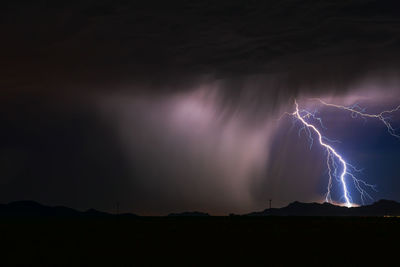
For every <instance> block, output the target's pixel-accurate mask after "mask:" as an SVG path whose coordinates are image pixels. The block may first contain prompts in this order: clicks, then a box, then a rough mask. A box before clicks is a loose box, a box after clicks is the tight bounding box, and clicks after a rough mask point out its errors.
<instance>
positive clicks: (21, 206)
mask: <svg viewBox="0 0 400 267" xmlns="http://www.w3.org/2000/svg"><path fill="white" fill-rule="evenodd" d="M127 215H128V214H121V215H119V216H127ZM1 216H10V217H12V216H32V217H36V216H38V217H42V216H43V217H45V216H53V217H99V216H102V217H105V216H113V214H110V213H106V212H102V211H98V210H95V209H89V210H87V211H83V212H81V211H77V210H74V209H72V208H68V207H63V206H55V207H49V206H45V205H42V204H39V203H37V202H34V201H16V202H11V203H9V204H0V217H1ZM129 216H136V215H134V214H129Z"/></svg>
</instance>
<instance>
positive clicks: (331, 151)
mask: <svg viewBox="0 0 400 267" xmlns="http://www.w3.org/2000/svg"><path fill="white" fill-rule="evenodd" d="M316 100H318V101H319V102H320V103H321V104H322V105H324V106H328V107H334V108H337V109H342V110H346V111H349V112H351V116H352V117H353V118H356V117H357V116H360V117H362V118H364V119H366V118H375V119H378V120H380V121H381V122H382V123H383V124H384V125H385V126H386V127H387V130H388V132H389V134H390V135H392V136H394V137H396V138H399V139H400V135H399V134H397V133H396V131H395V129H394V128H393V126H392V125H391V123H390V122H389V119H390V116H389V115H390V114H391V113H394V112H396V111H399V110H400V105H399V106H397V107H396V108H394V109H391V110H385V111H383V112H381V113H378V114H368V113H365V109H362V108H361V107H360V106H359V105H357V104H355V105H353V106H351V107H346V106H341V105H335V104H330V103H327V102H325V101H323V100H321V99H316ZM285 114H287V115H290V116H293V117H294V118H295V119H296V120H297V121H299V122H301V125H302V127H301V128H300V130H299V135H300V134H301V133H302V132H303V131H304V132H306V133H307V137H308V139H309V141H310V148H311V147H312V145H313V143H314V139H313V137H312V136H313V133H314V134H316V135H317V136H318V142H319V145H320V146H322V147H323V148H324V149H325V150H326V152H327V158H326V165H327V170H328V186H327V193H326V195H325V201H326V202H329V203H332V202H333V201H332V196H331V190H332V187H333V180H334V179H336V180H337V181H338V182H339V183H340V184H341V187H342V191H343V195H342V198H341V200H340V201H344V204H345V205H346V206H347V207H352V206H353V205H354V204H353V200H352V197H351V194H350V191H349V186H348V182H353V184H354V187H355V188H356V190H357V191H358V192H359V193H360V196H361V202H362V204H364V202H365V200H366V199H371V200H372V199H373V198H372V197H371V195H370V194H369V193H368V192H367V189H372V190H374V191H376V186H375V185H371V184H368V183H367V182H365V181H364V180H361V179H359V178H357V177H356V175H355V174H354V172H357V173H359V172H361V170H358V169H357V168H356V167H354V166H353V165H351V164H350V163H348V162H346V160H345V159H344V157H343V156H342V155H340V154H339V152H337V151H336V150H335V148H334V147H333V146H332V145H330V144H329V143H333V142H339V141H336V140H330V139H328V138H327V137H325V136H323V135H322V134H321V132H320V130H318V128H317V127H316V126H315V125H314V124H312V123H311V122H309V121H310V120H314V121H317V122H318V124H319V125H320V126H321V127H322V128H323V129H326V128H325V127H324V125H323V123H322V119H321V118H319V117H317V115H316V114H317V111H315V112H314V113H312V112H310V111H308V110H305V109H300V108H299V105H298V103H297V101H296V100H295V111H294V112H293V113H287V112H286V113H285Z"/></svg>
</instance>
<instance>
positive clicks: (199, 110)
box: [0, 0, 400, 214]
mask: <svg viewBox="0 0 400 267" xmlns="http://www.w3.org/2000/svg"><path fill="white" fill-rule="evenodd" d="M0 7H1V8H0V33H1V38H2V42H1V43H0V57H1V59H2V63H1V65H0V70H1V72H0V85H1V90H2V91H3V94H2V95H1V101H2V107H1V110H2V113H1V119H2V121H3V122H4V123H3V125H2V128H3V130H2V131H1V134H2V136H3V138H2V144H1V147H2V152H1V155H0V158H1V159H2V166H5V167H4V168H2V173H3V175H2V177H3V178H2V180H1V183H2V184H3V186H2V190H3V193H2V194H1V195H2V196H3V198H2V199H1V201H7V200H15V199H21V198H32V199H36V200H40V201H43V202H48V203H55V204H65V205H71V206H74V207H77V208H87V207H89V206H92V207H99V208H102V209H111V205H112V203H114V202H115V201H121V202H123V203H129V204H126V206H128V207H125V208H126V209H127V210H131V211H138V212H142V213H152V214H160V213H167V212H169V211H171V210H174V211H179V209H190V208H191V207H193V208H196V209H203V210H204V211H207V210H211V211H213V212H216V213H224V212H225V213H226V212H229V211H245V210H249V209H252V208H262V207H263V205H264V203H263V201H266V197H267V195H270V196H273V197H274V198H275V199H276V198H278V197H276V196H275V195H274V192H273V189H271V188H282V187H283V188H286V189H287V188H289V187H290V185H289V180H288V179H289V178H287V176H285V177H283V176H284V175H282V173H284V170H283V169H284V168H285V167H284V165H282V164H281V163H282V161H283V160H284V159H282V157H283V156H282V155H288V154H290V149H289V147H290V146H291V145H293V144H291V143H286V144H285V145H284V146H283V147H280V146H279V145H276V144H275V145H274V146H271V148H265V150H263V148H264V147H265V146H269V145H270V143H269V141H268V140H269V139H271V140H275V139H273V138H272V137H271V135H272V132H273V130H272V129H273V128H274V127H273V126H272V125H270V123H266V122H265V120H266V117H268V116H275V115H276V114H277V113H279V112H281V111H282V106H283V108H284V107H286V106H285V105H287V103H288V102H290V101H291V100H289V99H291V98H293V97H295V96H298V95H300V96H301V95H325V94H333V95H335V94H338V95H341V94H345V93H346V92H347V91H348V90H350V89H351V88H352V86H353V85H355V84H357V83H358V82H359V81H360V80H363V79H365V77H370V76H373V77H374V78H376V79H379V78H381V79H385V78H386V77H389V78H392V77H395V76H397V74H398V65H397V62H398V60H399V59H400V48H399V47H400V46H399V41H400V40H399V38H400V34H399V31H400V28H399V27H398V25H399V23H400V21H399V19H398V14H397V12H396V11H397V10H398V9H399V7H400V6H399V4H398V2H397V1H385V3H383V2H382V1H356V0H352V1H342V2H338V1H289V0H286V1H264V2H260V1H238V0H236V1H235V0H234V1H225V0H224V1H218V2H216V1H190V2H189V1H182V2H181V3H179V2H176V1H173V2H171V1H163V2H161V1H160V2H159V1H157V2H156V1H123V0H121V1H111V0H103V1H94V0H93V1H89V0H84V1H40V3H33V2H31V1H2V2H1V4H0ZM177 112H178V113H177ZM179 112H181V113H184V114H189V115H185V116H181V114H180V113H179ZM270 114H272V115H270ZM263 123H265V125H264V124H263ZM265 126H268V127H266V128H265ZM199 128H200V129H201V131H200V130H199ZM171 129H172V130H171ZM263 133H265V136H263V135H262V134H263ZM278 139H279V138H278ZM276 147H279V148H276ZM126 150H129V151H128V152H127V151H126ZM275 150H282V151H284V152H285V153H283V152H282V153H281V154H279V155H278V156H277V157H275V156H273V157H272V158H270V157H268V156H266V155H265V153H264V151H275ZM297 151H299V150H297ZM272 154H274V153H272ZM294 158H296V157H295V155H291V156H290V157H289V158H288V160H289V161H291V162H294V161H295V160H294ZM285 159H286V156H285ZM269 162H272V163H270V164H271V165H273V168H272V169H271V170H270V173H271V174H270V175H272V174H273V175H274V176H276V177H283V178H281V180H279V181H278V180H276V179H275V180H268V179H266V180H265V179H264V180H263V177H264V176H263V174H264V173H265V171H266V168H263V164H264V163H265V164H267V163H269ZM274 162H275V163H274ZM232 166H233V167H232ZM304 168H305V169H310V170H311V171H314V172H315V171H316V169H312V167H309V166H308V167H307V166H304ZM264 175H265V174H264ZM289 175H290V174H289ZM245 177H251V178H249V180H250V181H252V180H256V181H257V182H256V184H255V185H252V186H251V189H248V188H247V187H246V186H247V185H248V183H246V182H243V181H244V180H243V179H244V178H245ZM253 178H254V179H253ZM232 181H233V182H232ZM256 186H259V187H260V188H256V189H254V187H256ZM264 186H266V187H268V189H267V190H266V191H265V190H264V189H263V188H262V187H264ZM240 188H243V189H242V191H240V190H239V189H240ZM310 188H311V184H308V185H307V186H306V188H305V191H306V192H309V191H312V190H311V189H310ZM271 190H272V191H271ZM248 191H249V192H250V193H249V192H248ZM252 192H256V193H254V194H255V196H254V198H255V199H256V200H255V201H256V202H255V203H253V202H251V200H249V199H251V198H252V196H248V195H247V194H251V193H252ZM276 192H278V190H275V194H277V193H276ZM286 192H291V193H290V194H289V193H288V194H289V195H290V196H289V195H288V196H285V197H281V203H284V202H286V201H289V199H290V198H291V196H293V194H295V193H293V192H292V191H290V190H289V191H286ZM304 196H305V194H299V195H296V198H297V199H302V198H304ZM243 203H245V204H243Z"/></svg>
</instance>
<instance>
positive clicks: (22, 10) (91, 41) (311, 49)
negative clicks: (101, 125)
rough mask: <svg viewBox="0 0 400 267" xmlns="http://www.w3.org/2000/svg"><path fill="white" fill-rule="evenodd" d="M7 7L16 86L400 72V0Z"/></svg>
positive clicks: (7, 51) (7, 46)
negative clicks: (396, 67)
mask: <svg viewBox="0 0 400 267" xmlns="http://www.w3.org/2000/svg"><path fill="white" fill-rule="evenodd" d="M2 6H3V8H2V24H1V32H2V40H3V42H2V44H1V46H2V49H1V51H2V52H1V53H2V55H1V56H2V61H3V71H2V73H3V74H2V76H3V77H2V80H5V81H8V82H9V83H11V85H12V84H17V85H21V84H24V83H28V85H30V83H32V82H34V83H37V84H41V85H43V86H48V87H50V88H52V86H53V85H54V84H59V83H60V82H62V83H66V84H73V85H76V83H77V82H83V83H85V84H90V85H94V84H96V85H103V86H104V84H106V83H109V84H111V85H116V84H118V83H127V82H136V83H139V82H143V83H147V84H152V85H154V86H152V88H156V90H161V89H160V88H161V87H163V86H165V85H166V84H171V85H175V84H179V83H180V82H184V81H186V82H188V81H190V80H192V79H193V78H194V77H195V76H198V75H205V74H211V75H215V77H216V78H222V79H225V78H227V79H230V78H233V77H236V78H237V77H238V76H239V77H243V76H246V75H248V74H250V75H254V74H266V73H274V74H280V75H284V76H283V79H284V80H285V79H290V82H289V83H291V84H292V85H293V86H292V87H294V88H296V87H299V85H302V84H303V83H306V84H307V85H308V84H311V85H312V84H315V83H317V82H318V81H319V82H323V83H325V82H326V80H327V79H328V80H330V81H332V80H334V81H336V82H337V83H347V82H350V81H351V80H353V79H354V78H357V76H358V75H362V74H364V73H365V71H369V70H371V69H372V70H373V69H376V68H379V69H381V68H386V67H387V68H389V67H393V66H394V65H396V63H395V62H396V60H397V59H398V55H399V51H398V44H399V36H400V35H399V27H397V26H398V19H397V14H396V12H394V10H397V9H398V8H399V6H398V3H397V2H396V1H385V3H383V2H380V1H346V2H339V3H338V2H337V1H266V2H263V3H260V2H258V1H218V2H215V1H190V2H186V1H185V3H179V2H170V1H168V2H161V3H156V2H152V1H145V2H142V1H141V2H137V1H134V2H130V1H87V0H86V1H79V2H75V3H71V2H70V1H57V3H54V2H52V1H41V4H37V3H32V2H26V1H5V2H3V3H2ZM21 75H23V79H21ZM157 85H158V86H157ZM87 87H88V88H89V87H90V88H91V89H93V86H87ZM53 90H54V89H53Z"/></svg>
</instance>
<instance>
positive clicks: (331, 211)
mask: <svg viewBox="0 0 400 267" xmlns="http://www.w3.org/2000/svg"><path fill="white" fill-rule="evenodd" d="M231 215H234V214H231ZM6 216H9V217H14V216H16V217H18V216H32V217H42V216H43V217H46V216H54V217H107V216H119V217H137V216H138V215H136V214H132V213H123V214H118V215H115V214H111V213H107V212H102V211H98V210H95V209H89V210H87V211H77V210H75V209H72V208H68V207H64V206H54V207H50V206H45V205H42V204H39V203H37V202H34V201H16V202H11V203H8V204H0V217H6ZM185 216H186V217H207V216H210V215H209V214H208V213H205V212H198V211H190V212H181V213H171V214H169V215H168V217H185ZM244 216H400V203H398V202H396V201H393V200H385V199H382V200H379V201H377V202H375V203H373V204H371V205H366V206H360V207H352V208H347V207H343V206H337V205H333V204H330V203H322V204H320V203H302V202H298V201H295V202H293V203H290V204H289V205H288V206H286V207H283V208H272V209H265V210H263V211H259V212H252V213H248V214H245V215H244Z"/></svg>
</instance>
